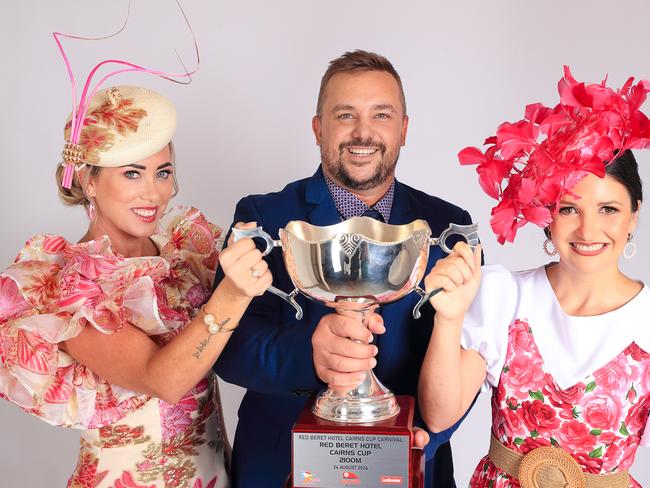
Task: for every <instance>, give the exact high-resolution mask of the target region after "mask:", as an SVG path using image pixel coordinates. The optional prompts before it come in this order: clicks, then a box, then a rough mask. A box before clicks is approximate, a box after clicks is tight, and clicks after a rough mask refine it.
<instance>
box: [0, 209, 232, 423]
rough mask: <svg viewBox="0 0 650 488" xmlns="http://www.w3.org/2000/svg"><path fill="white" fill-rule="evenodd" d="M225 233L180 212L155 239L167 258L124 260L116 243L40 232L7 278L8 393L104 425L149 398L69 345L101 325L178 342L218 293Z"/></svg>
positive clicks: (64, 417) (2, 369) (0, 307)
mask: <svg viewBox="0 0 650 488" xmlns="http://www.w3.org/2000/svg"><path fill="white" fill-rule="evenodd" d="M219 236H220V230H219V229H218V228H217V227H215V226H213V225H212V224H210V223H209V222H207V220H205V217H203V215H201V214H200V212H198V211H197V210H196V209H184V208H174V209H172V210H171V211H170V212H169V213H168V214H167V215H166V216H165V217H164V218H163V219H162V222H161V226H160V232H159V233H157V234H156V235H155V236H153V237H152V239H153V240H154V241H155V242H156V244H157V245H159V246H161V247H160V256H155V257H142V258H128V259H127V258H124V257H121V256H120V255H118V254H116V253H114V252H113V251H112V250H111V248H110V242H109V240H108V237H106V236H104V237H102V238H100V239H97V240H94V241H90V242H86V243H80V244H73V243H70V242H68V241H66V240H65V239H64V238H62V237H60V236H52V235H40V236H36V237H34V238H33V239H31V240H30V241H28V242H27V244H26V246H25V248H24V249H23V251H21V253H20V254H19V255H18V257H17V258H16V262H15V263H14V264H13V265H12V266H10V267H9V268H8V269H6V270H5V271H4V272H3V273H0V397H3V398H6V399H8V400H9V401H11V402H13V403H15V404H17V405H18V406H20V407H21V408H23V409H24V410H26V411H27V412H29V413H31V414H34V415H36V416H38V417H40V418H42V419H43V420H44V421H46V422H48V423H50V424H53V425H58V426H64V427H73V428H81V429H87V428H98V427H101V426H104V425H108V424H110V423H114V422H115V421H118V420H119V419H121V418H123V417H124V416H125V415H126V414H128V413H129V412H131V411H133V410H135V409H137V408H139V407H140V406H142V405H143V404H144V403H145V402H147V401H148V400H149V397H148V396H146V395H142V394H138V393H135V392H132V391H129V390H126V389H124V388H121V387H119V386H117V385H113V384H110V383H108V382H106V381H105V380H103V379H102V378H100V377H98V376H97V375H95V374H94V373H92V371H90V370H89V369H88V368H86V367H85V366H83V365H81V364H80V363H78V362H76V361H75V360H74V359H73V358H72V357H70V356H69V355H68V354H66V353H65V352H64V351H63V350H62V349H60V347H59V344H60V343H61V342H63V341H65V340H68V339H71V338H73V337H75V336H77V335H78V334H79V333H80V332H81V331H82V330H83V328H84V327H87V326H91V327H94V328H95V329H97V330H98V331H100V332H102V333H105V334H113V333H116V332H118V331H119V330H120V329H122V328H123V327H124V326H126V325H127V324H129V325H132V326H135V327H137V328H139V329H141V330H143V331H144V332H145V333H147V334H148V335H150V336H157V337H158V338H159V339H156V340H158V341H159V342H160V343H164V342H165V338H168V339H166V340H169V339H171V337H173V336H174V335H175V332H176V331H177V330H178V329H180V328H181V327H183V326H184V325H185V324H186V323H187V322H188V321H189V319H190V318H191V317H193V316H194V315H195V313H196V307H197V306H200V305H201V303H202V302H203V301H205V299H207V297H208V296H209V291H210V288H211V285H212V277H213V276H214V271H215V269H216V265H217V259H218V249H217V246H218V245H219V242H218V239H219Z"/></svg>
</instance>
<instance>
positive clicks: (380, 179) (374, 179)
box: [321, 139, 399, 190]
mask: <svg viewBox="0 0 650 488" xmlns="http://www.w3.org/2000/svg"><path fill="white" fill-rule="evenodd" d="M350 146H353V147H363V148H376V149H378V150H379V152H380V153H381V159H380V161H379V164H377V167H376V168H375V172H374V174H372V175H371V176H370V177H369V178H366V179H364V180H358V179H355V178H354V177H353V176H352V175H351V174H350V172H349V171H348V169H347V168H346V166H345V164H344V162H343V153H344V151H347V148H348V147H350ZM398 159H399V146H398V147H397V149H396V150H394V151H388V150H387V148H386V146H385V145H384V144H381V143H380V144H377V143H375V142H372V139H368V140H366V141H363V140H361V139H354V140H352V141H350V142H344V143H342V144H340V145H339V149H338V153H334V154H333V153H329V154H328V153H327V152H326V150H325V149H324V148H323V146H321V161H322V163H323V166H324V167H325V168H327V173H329V175H330V177H332V178H333V179H334V180H336V181H337V182H338V183H340V184H342V185H343V186H344V187H346V188H349V189H350V190H370V189H372V188H375V187H377V186H379V185H381V184H382V183H384V182H385V181H386V180H387V179H388V178H390V177H391V176H393V175H394V174H395V166H397V160H398Z"/></svg>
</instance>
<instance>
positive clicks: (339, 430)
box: [287, 396, 424, 488]
mask: <svg viewBox="0 0 650 488" xmlns="http://www.w3.org/2000/svg"><path fill="white" fill-rule="evenodd" d="M396 400H397V403H398V405H399V407H400V411H399V413H398V414H397V415H396V416H395V417H392V418H390V419H388V420H383V421H381V422H373V423H363V424H352V423H341V422H332V421H329V420H324V419H321V418H319V417H316V416H315V415H314V414H313V413H312V412H311V405H307V406H306V407H305V409H304V410H303V412H302V413H301V414H300V417H299V418H298V421H297V422H296V423H295V424H294V426H293V430H292V475H291V476H290V478H289V481H288V483H287V487H288V488H313V487H327V488H332V487H339V486H357V487H368V488H370V487H371V488H384V487H409V488H424V456H423V451H422V450H421V449H413V412H414V408H415V400H414V399H413V397H410V396H397V397H396Z"/></svg>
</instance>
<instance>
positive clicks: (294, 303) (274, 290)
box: [266, 285, 302, 320]
mask: <svg viewBox="0 0 650 488" xmlns="http://www.w3.org/2000/svg"><path fill="white" fill-rule="evenodd" d="M266 290H267V291H270V292H271V293H273V294H274V295H277V296H279V297H280V298H282V299H283V300H285V301H286V302H288V303H289V305H291V306H292V307H293V308H295V309H296V320H300V319H302V307H301V306H300V304H299V303H298V302H297V301H296V298H295V296H296V295H297V294H298V293H299V291H298V288H294V289H293V291H292V292H291V293H285V292H283V291H282V290H280V289H279V288H276V287H275V286H273V285H271V286H269V287H268V288H267V289H266Z"/></svg>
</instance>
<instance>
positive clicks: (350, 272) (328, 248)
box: [233, 217, 478, 423]
mask: <svg viewBox="0 0 650 488" xmlns="http://www.w3.org/2000/svg"><path fill="white" fill-rule="evenodd" d="M233 233H234V234H235V239H240V238H242V237H251V238H255V237H259V238H262V239H264V240H265V241H266V249H264V251H263V254H264V255H266V254H268V253H270V252H271V250H272V249H273V248H274V247H281V248H282V251H283V258H284V264H285V267H286V270H287V273H288V275H289V277H290V278H291V281H292V282H293V284H294V287H295V288H294V290H293V291H292V292H290V293H285V292H284V291H282V290H279V289H277V288H275V287H273V286H271V287H269V289H268V291H270V292H272V293H274V294H276V295H278V296H280V297H281V298H283V299H285V300H286V301H287V302H289V303H290V304H291V305H292V306H293V307H294V308H295V309H296V318H297V319H301V318H302V308H301V307H300V305H299V304H298V303H297V302H296V300H295V296H296V295H297V294H298V293H301V294H303V295H304V296H306V297H307V298H309V299H311V300H314V301H317V302H320V303H323V304H325V305H326V306H328V307H331V308H333V309H335V310H336V311H337V312H339V313H344V314H349V313H353V312H358V317H359V320H361V321H362V322H364V323H365V316H366V315H367V313H369V312H371V311H373V310H375V309H376V308H377V307H379V306H380V305H383V304H387V303H391V302H394V301H396V300H399V299H400V298H402V297H404V296H405V295H407V294H409V293H411V292H412V291H416V292H417V293H418V294H419V295H420V301H419V302H418V304H417V305H416V306H415V308H414V310H413V315H414V317H415V318H419V317H420V308H421V307H422V306H423V305H424V304H425V303H426V302H427V301H428V300H429V298H430V297H431V296H432V295H433V294H434V293H435V292H436V291H438V290H433V291H430V292H428V293H427V292H425V291H424V290H423V289H422V288H420V287H419V286H418V284H419V283H420V281H422V278H423V276H424V273H425V271H426V265H427V261H428V257H429V247H430V246H431V245H439V246H440V247H441V248H442V249H443V250H445V251H446V252H448V253H449V252H451V249H449V247H447V244H446V240H447V238H448V237H450V236H451V235H454V234H459V235H461V236H463V237H465V239H466V240H467V242H468V243H469V244H470V245H476V244H478V227H477V225H476V224H471V225H456V224H451V226H450V227H449V228H448V229H446V230H445V231H444V232H443V233H442V234H441V235H440V236H439V237H437V238H432V237H431V229H430V227H429V225H428V224H427V222H426V221H424V220H415V221H413V222H411V223H409V224H403V225H392V224H386V223H383V222H380V221H378V220H375V219H372V218H370V217H352V218H351V219H348V220H345V221H343V222H340V223H338V224H334V225H329V226H315V225H312V224H309V223H307V222H303V221H291V222H289V223H288V224H287V225H286V226H285V227H284V228H283V229H280V231H279V234H280V239H279V240H274V239H273V238H272V237H271V236H270V235H269V234H267V233H266V232H264V231H263V230H262V228H261V227H257V228H256V229H233ZM312 411H313V412H314V414H315V415H317V416H318V417H320V418H323V419H327V420H331V421H335V422H344V423H366V422H378V421H382V420H385V419H388V418H391V417H393V416H395V415H397V414H398V413H399V406H398V404H397V402H396V400H395V396H394V395H393V393H392V392H391V391H390V390H389V389H388V388H386V387H385V386H384V385H382V384H381V382H380V381H379V380H378V379H377V377H376V376H375V374H374V373H373V372H372V370H369V371H367V372H366V375H365V379H364V380H363V382H362V383H361V384H359V385H358V386H357V387H356V388H353V389H352V390H348V391H345V392H341V391H335V390H333V389H331V388H329V389H328V390H326V391H324V392H322V393H321V394H320V395H319V396H318V398H317V399H316V402H315V403H314V406H313V408H312Z"/></svg>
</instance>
